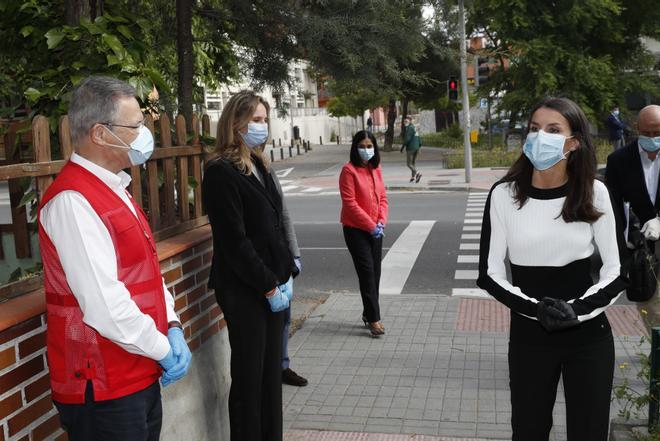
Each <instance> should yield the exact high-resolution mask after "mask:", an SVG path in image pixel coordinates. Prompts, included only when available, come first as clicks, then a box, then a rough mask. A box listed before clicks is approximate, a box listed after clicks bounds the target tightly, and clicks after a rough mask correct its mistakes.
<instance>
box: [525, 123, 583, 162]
mask: <svg viewBox="0 0 660 441" xmlns="http://www.w3.org/2000/svg"><path fill="white" fill-rule="evenodd" d="M568 138H572V136H569V137H566V136H564V135H560V134H558V133H547V132H544V131H543V130H539V131H538V132H530V133H529V134H528V135H527V139H526V140H525V146H524V147H523V152H524V153H525V156H527V158H529V160H530V161H531V163H532V165H533V166H534V168H535V169H537V170H547V169H549V168H550V167H552V166H553V165H555V164H557V163H558V162H559V161H561V160H562V159H566V156H565V155H564V143H565V142H566V139H568Z"/></svg>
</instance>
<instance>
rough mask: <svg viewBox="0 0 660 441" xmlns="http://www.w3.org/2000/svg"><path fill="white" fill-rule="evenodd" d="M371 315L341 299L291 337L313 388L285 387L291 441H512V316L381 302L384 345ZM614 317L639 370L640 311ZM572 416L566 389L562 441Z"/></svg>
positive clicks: (459, 302)
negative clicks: (374, 333) (370, 325)
mask: <svg viewBox="0 0 660 441" xmlns="http://www.w3.org/2000/svg"><path fill="white" fill-rule="evenodd" d="M361 311H362V304H361V301H360V297H359V295H358V294H333V295H331V296H330V297H329V298H328V300H327V301H326V302H325V303H324V304H322V305H321V306H319V307H318V308H317V309H316V310H315V311H314V312H313V313H312V314H311V316H310V317H309V318H308V319H307V321H306V322H305V324H304V326H303V328H302V329H300V330H298V332H297V333H296V334H295V335H294V336H293V337H292V338H291V340H290V343H289V351H290V354H291V359H292V367H293V368H294V369H295V370H296V371H297V372H300V373H301V374H302V375H305V376H306V377H307V378H308V379H309V385H308V386H307V387H303V388H295V387H291V386H285V387H284V422H285V430H287V433H286V437H285V439H286V440H288V441H293V440H302V439H304V440H309V441H313V440H327V441H331V440H358V439H359V440H374V441H375V440H385V439H388V440H392V441H394V440H397V441H398V440H403V439H410V438H409V437H410V436H411V435H428V436H433V437H450V438H433V437H425V438H422V437H418V438H412V439H414V440H425V441H432V440H434V441H440V440H449V439H460V440H461V441H467V440H474V439H479V440H504V439H510V437H511V432H510V418H511V408H510V400H509V390H508V367H507V366H508V365H507V344H508V321H509V319H508V317H509V312H508V310H507V309H506V308H505V307H503V306H502V305H500V304H499V303H497V302H496V301H494V300H486V299H468V298H452V297H448V296H443V295H391V296H381V311H382V316H383V323H384V324H385V326H386V332H387V334H386V335H385V336H383V337H381V338H378V339H374V338H371V337H370V336H368V332H367V330H366V329H365V328H364V326H363V325H362V322H361V321H360V314H361ZM608 317H609V318H610V321H611V323H612V327H613V332H614V334H615V348H616V360H617V366H618V365H620V364H622V363H628V364H633V365H634V364H636V360H637V357H636V355H635V354H636V353H637V352H638V351H639V350H640V349H639V347H638V342H639V335H641V334H642V332H643V331H642V328H641V326H640V323H639V319H638V317H639V316H638V313H637V310H636V309H635V307H634V306H612V307H610V310H609V311H608ZM618 371H619V369H617V372H615V376H617V378H615V384H618V383H620V382H621V380H622V378H621V376H620V373H619V372H618ZM628 377H629V381H631V382H632V383H633V384H635V383H636V382H637V380H636V379H635V378H634V375H632V374H628ZM617 410H618V408H617V406H616V405H613V406H612V411H611V416H612V417H614V416H615V415H616V412H617ZM564 415H565V405H564V398H563V391H562V388H561V384H560V387H559V392H558V395H557V403H556V406H555V416H554V424H555V428H554V429H553V434H552V436H551V438H550V439H551V440H553V441H560V440H565V439H566V427H565V425H566V421H565V417H564ZM316 431H329V432H316ZM333 432H336V433H333ZM346 432H348V433H346ZM362 432H367V433H372V434H398V435H406V437H403V438H402V437H389V438H387V437H379V438H378V437H372V438H370V437H368V436H367V435H366V434H364V433H362Z"/></svg>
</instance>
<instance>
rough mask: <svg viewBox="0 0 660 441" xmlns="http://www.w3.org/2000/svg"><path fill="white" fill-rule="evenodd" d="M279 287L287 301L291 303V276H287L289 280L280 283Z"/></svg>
mask: <svg viewBox="0 0 660 441" xmlns="http://www.w3.org/2000/svg"><path fill="white" fill-rule="evenodd" d="M279 288H280V291H281V292H282V294H284V295H285V296H286V297H287V298H288V299H289V303H291V299H292V298H293V277H289V280H287V282H286V283H285V284H283V285H280V287H279Z"/></svg>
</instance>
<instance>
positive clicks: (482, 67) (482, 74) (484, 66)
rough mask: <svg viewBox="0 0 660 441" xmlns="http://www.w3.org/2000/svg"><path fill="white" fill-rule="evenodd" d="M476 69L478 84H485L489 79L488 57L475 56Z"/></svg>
mask: <svg viewBox="0 0 660 441" xmlns="http://www.w3.org/2000/svg"><path fill="white" fill-rule="evenodd" d="M477 66H478V67H477V71H478V75H479V83H478V84H479V85H480V86H481V85H482V84H486V83H487V82H488V80H490V73H491V70H490V59H489V58H486V57H479V58H477Z"/></svg>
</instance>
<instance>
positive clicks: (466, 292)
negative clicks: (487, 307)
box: [451, 288, 491, 299]
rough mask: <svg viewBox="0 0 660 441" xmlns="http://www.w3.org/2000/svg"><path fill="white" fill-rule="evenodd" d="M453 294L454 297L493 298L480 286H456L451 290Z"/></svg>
mask: <svg viewBox="0 0 660 441" xmlns="http://www.w3.org/2000/svg"><path fill="white" fill-rule="evenodd" d="M451 295H452V297H454V296H455V297H476V298H482V299H488V298H491V296H490V294H488V293H487V292H486V291H484V290H483V289H479V288H454V289H452V290H451Z"/></svg>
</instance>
